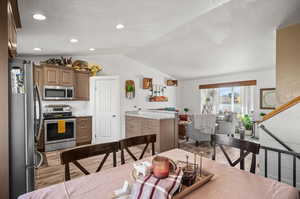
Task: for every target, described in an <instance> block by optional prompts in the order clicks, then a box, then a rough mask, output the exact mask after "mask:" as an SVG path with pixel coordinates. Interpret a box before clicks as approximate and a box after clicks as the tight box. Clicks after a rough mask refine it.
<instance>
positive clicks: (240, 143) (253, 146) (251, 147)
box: [211, 135, 260, 173]
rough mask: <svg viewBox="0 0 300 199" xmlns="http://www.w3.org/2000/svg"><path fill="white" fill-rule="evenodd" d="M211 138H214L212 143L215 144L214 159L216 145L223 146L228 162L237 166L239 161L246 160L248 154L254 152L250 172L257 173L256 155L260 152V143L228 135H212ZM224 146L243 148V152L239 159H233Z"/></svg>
mask: <svg viewBox="0 0 300 199" xmlns="http://www.w3.org/2000/svg"><path fill="white" fill-rule="evenodd" d="M211 140H212V144H213V156H212V159H213V160H215V159H216V145H218V146H219V147H220V148H221V150H222V152H223V153H224V155H225V157H226V159H227V161H228V163H229V164H230V166H232V167H234V166H236V165H237V164H238V163H240V162H241V161H242V160H244V159H245V158H246V156H247V155H249V154H250V153H252V160H251V168H250V172H251V173H255V169H256V155H257V154H258V153H259V148H260V145H259V144H257V143H254V142H249V141H246V140H240V139H236V138H233V137H231V136H227V135H211ZM223 146H230V147H234V148H237V149H240V150H242V153H241V155H240V157H239V158H238V159H237V160H235V161H232V160H231V159H230V157H229V155H228V154H227V153H226V151H225V149H224V147H223ZM242 169H243V168H242Z"/></svg>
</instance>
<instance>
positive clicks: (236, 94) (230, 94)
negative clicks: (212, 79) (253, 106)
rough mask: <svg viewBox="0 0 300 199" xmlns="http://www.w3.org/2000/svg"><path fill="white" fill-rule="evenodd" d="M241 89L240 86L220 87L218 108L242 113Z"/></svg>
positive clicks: (223, 110)
mask: <svg viewBox="0 0 300 199" xmlns="http://www.w3.org/2000/svg"><path fill="white" fill-rule="evenodd" d="M240 92H241V89H240V87H227V88H219V98H220V100H219V102H220V103H219V107H218V110H219V111H222V112H225V111H231V112H236V113H241V93H240Z"/></svg>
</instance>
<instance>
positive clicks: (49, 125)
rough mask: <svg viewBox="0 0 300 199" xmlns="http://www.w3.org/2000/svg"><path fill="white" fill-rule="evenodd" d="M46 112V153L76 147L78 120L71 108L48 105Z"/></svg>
mask: <svg viewBox="0 0 300 199" xmlns="http://www.w3.org/2000/svg"><path fill="white" fill-rule="evenodd" d="M44 110H45V112H44V129H45V131H44V132H45V151H54V150H58V149H65V148H70V147H74V146H76V118H75V117H73V116H72V111H71V107H70V106H68V105H47V106H45V108H44ZM61 128H62V129H63V130H61Z"/></svg>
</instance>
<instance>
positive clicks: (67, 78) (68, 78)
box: [59, 69, 74, 86]
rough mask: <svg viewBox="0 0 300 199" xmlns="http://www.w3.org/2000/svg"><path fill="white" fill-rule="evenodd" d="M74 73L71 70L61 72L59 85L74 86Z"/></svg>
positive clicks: (61, 70)
mask: <svg viewBox="0 0 300 199" xmlns="http://www.w3.org/2000/svg"><path fill="white" fill-rule="evenodd" d="M73 81H74V71H73V70H71V69H60V70H59V84H60V85H61V86H73V85H74V82H73Z"/></svg>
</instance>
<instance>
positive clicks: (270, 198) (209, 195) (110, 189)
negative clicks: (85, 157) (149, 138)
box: [19, 149, 299, 199]
mask: <svg viewBox="0 0 300 199" xmlns="http://www.w3.org/2000/svg"><path fill="white" fill-rule="evenodd" d="M159 155H160V156H165V157H168V158H170V159H172V160H173V161H185V160H186V156H187V155H188V156H189V159H190V160H193V157H194V154H193V153H190V152H187V151H184V150H181V149H172V150H170V151H166V152H163V153H160V154H159ZM153 157H154V156H151V157H147V158H144V159H142V160H140V161H151V160H152V159H153ZM202 164H203V169H204V170H206V171H208V172H210V173H212V174H214V176H213V178H212V179H211V180H210V181H209V182H208V183H206V184H205V185H203V186H202V187H200V188H198V189H196V190H194V191H193V192H191V193H190V194H188V195H187V196H186V197H185V198H187V199H199V198H204V199H299V190H297V189H296V188H294V187H292V186H290V185H288V184H284V183H281V182H278V181H275V180H273V179H269V178H265V177H263V176H260V175H255V174H252V173H250V172H247V171H244V170H240V169H238V168H235V167H230V166H227V165H225V164H221V163H219V162H216V161H213V160H210V159H207V158H203V162H202ZM133 168H134V167H133V163H127V164H123V165H119V166H117V167H113V168H110V169H106V170H103V171H100V172H98V173H93V174H90V175H87V176H82V177H78V178H75V179H72V180H70V181H66V182H63V183H60V184H56V185H52V186H49V187H46V188H42V189H38V190H35V191H33V192H29V193H26V194H23V195H21V196H19V199H106V198H107V199H111V198H112V197H113V193H114V191H115V190H117V189H120V188H121V187H122V186H123V184H124V181H128V182H129V183H130V184H132V183H134V180H133V177H132V170H133Z"/></svg>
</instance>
